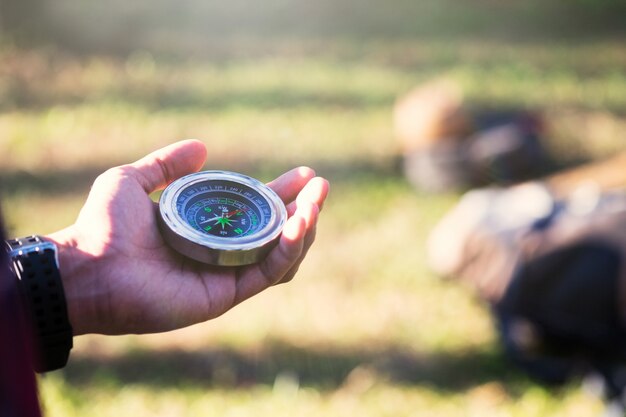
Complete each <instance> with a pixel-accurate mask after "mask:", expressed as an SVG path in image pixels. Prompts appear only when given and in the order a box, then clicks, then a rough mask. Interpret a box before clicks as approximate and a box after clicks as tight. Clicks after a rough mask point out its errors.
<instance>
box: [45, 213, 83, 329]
mask: <svg viewBox="0 0 626 417" xmlns="http://www.w3.org/2000/svg"><path fill="white" fill-rule="evenodd" d="M45 238H46V239H47V240H49V241H51V242H52V243H54V244H55V245H56V246H57V253H58V259H59V272H60V274H61V280H62V282H63V288H64V290H65V300H66V302H67V313H68V317H69V321H70V324H71V325H72V329H73V333H74V335H75V336H78V335H81V334H85V333H88V332H89V331H88V328H89V326H88V323H90V321H91V320H92V319H91V318H92V317H93V312H94V311H95V308H94V306H93V300H94V297H93V288H91V287H90V284H89V281H90V277H91V276H92V268H93V262H90V259H91V258H92V257H91V256H90V255H89V254H87V253H86V252H84V251H82V250H81V249H80V245H79V242H78V238H77V236H76V233H75V232H74V229H73V227H72V226H70V227H68V228H65V229H62V230H60V231H58V232H55V233H52V234H49V235H46V236H45Z"/></svg>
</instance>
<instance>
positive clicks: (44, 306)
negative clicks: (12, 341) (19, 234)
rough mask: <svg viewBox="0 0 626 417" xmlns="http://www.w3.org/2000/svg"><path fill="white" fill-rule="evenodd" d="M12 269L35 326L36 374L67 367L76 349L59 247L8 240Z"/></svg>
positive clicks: (34, 240) (34, 239)
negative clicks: (74, 347)
mask: <svg viewBox="0 0 626 417" xmlns="http://www.w3.org/2000/svg"><path fill="white" fill-rule="evenodd" d="M6 244H7V246H8V253H9V258H10V261H11V262H10V267H11V269H12V271H13V273H14V274H15V277H16V279H17V282H18V288H19V291H20V293H21V295H22V299H23V304H24V307H25V308H24V310H25V312H26V314H27V318H30V319H31V322H32V323H33V325H32V329H33V341H34V343H35V349H34V352H33V353H34V358H33V365H34V368H35V371H36V372H47V371H53V370H55V369H59V368H62V367H64V366H65V364H66V363H67V360H68V358H69V354H70V350H71V349H72V347H73V341H72V337H73V333H72V326H71V325H70V322H69V318H68V313H67V304H66V301H65V292H64V291H63V283H62V281H61V274H60V272H59V261H58V255H57V247H56V245H55V244H54V243H52V242H49V241H45V240H43V239H42V238H41V237H40V236H28V237H24V238H19V239H11V240H7V241H6Z"/></svg>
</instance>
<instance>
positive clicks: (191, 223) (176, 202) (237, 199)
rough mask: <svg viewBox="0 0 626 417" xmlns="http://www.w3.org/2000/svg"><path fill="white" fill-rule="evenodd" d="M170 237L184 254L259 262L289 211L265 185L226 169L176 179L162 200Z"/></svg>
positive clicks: (214, 260)
mask: <svg viewBox="0 0 626 417" xmlns="http://www.w3.org/2000/svg"><path fill="white" fill-rule="evenodd" d="M159 214H160V220H161V230H162V234H163V237H164V239H165V241H166V242H167V243H168V244H170V246H172V247H173V248H174V249H176V250H177V251H178V252H180V253H181V254H183V255H185V256H188V257H190V258H193V259H196V260H198V261H201V262H205V263H211V264H217V265H243V264H247V263H253V262H257V261H258V260H260V259H261V258H262V257H263V256H264V255H265V254H266V253H267V251H268V250H269V249H271V246H272V244H273V243H275V241H276V239H277V238H278V237H279V236H280V233H281V231H282V227H283V225H284V222H285V221H286V218H287V211H286V209H285V206H284V204H283V202H282V201H281V200H280V198H279V197H278V196H277V195H276V193H274V191H272V190H271V189H270V188H269V187H267V186H266V185H265V184H263V183H261V182H260V181H258V180H256V179H253V178H250V177H248V176H245V175H242V174H238V173H234V172H227V171H204V172H199V173H195V174H191V175H188V176H186V177H183V178H181V179H179V180H177V181H175V182H173V183H172V184H171V185H170V186H169V187H168V188H167V189H166V190H165V191H164V192H163V194H162V196H161V200H160V202H159Z"/></svg>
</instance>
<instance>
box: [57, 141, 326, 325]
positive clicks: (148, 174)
mask: <svg viewBox="0 0 626 417" xmlns="http://www.w3.org/2000/svg"><path fill="white" fill-rule="evenodd" d="M205 159H206V149H205V147H204V145H203V144H202V143H201V142H199V141H193V140H189V141H183V142H178V143H176V144H173V145H170V146H168V147H166V148H163V149H161V150H158V151H156V152H154V153H151V154H150V155H148V156H146V157H144V158H142V159H140V160H139V161H137V162H135V163H133V164H129V165H124V166H120V167H116V168H112V169H110V170H108V171H106V172H105V173H104V174H102V175H100V176H99V177H98V179H97V180H96V181H95V182H94V184H93V187H92V189H91V192H90V194H89V197H88V199H87V201H86V202H85V205H84V207H83V208H82V210H81V212H80V214H79V216H78V219H77V220H76V223H75V224H73V225H72V226H70V227H68V228H66V229H64V230H62V231H59V232H57V233H55V234H52V235H50V236H49V237H50V238H51V239H52V240H54V241H56V243H57V245H58V246H59V248H60V254H59V256H60V267H61V274H62V276H63V283H64V287H65V292H66V297H67V300H68V311H69V315H70V321H71V323H72V326H73V328H74V333H75V334H82V333H90V332H95V333H105V334H123V333H152V332H161V331H167V330H172V329H175V328H180V327H184V326H188V325H191V324H194V323H198V322H202V321H205V320H208V319H212V318H214V317H217V316H219V315H221V314H222V313H224V312H226V311H227V310H229V309H230V308H232V307H233V306H235V305H236V304H238V303H240V302H241V301H243V300H245V299H247V298H249V297H251V296H253V295H255V294H257V293H259V292H260V291H262V290H264V289H266V288H268V287H269V286H271V285H274V284H277V283H281V282H287V281H289V280H291V279H292V278H293V276H294V275H295V273H296V271H297V269H298V266H299V265H300V263H301V262H302V260H303V258H304V256H305V255H306V252H307V250H308V248H309V247H310V245H311V244H312V243H313V240H314V238H315V226H316V222H317V215H318V213H319V209H320V208H321V206H322V204H323V202H324V199H325V198H326V194H327V192H328V184H327V182H326V181H325V180H323V179H322V178H315V173H314V172H313V171H312V170H311V169H309V168H297V169H294V170H291V171H289V172H287V173H285V174H283V175H282V176H280V177H279V178H277V179H276V180H274V181H272V182H271V183H270V184H269V186H270V187H271V188H273V189H274V191H276V192H277V193H278V195H279V196H280V197H281V198H282V199H283V201H284V202H285V204H286V205H287V209H288V213H289V216H290V217H289V220H288V221H287V223H286V224H285V228H284V230H283V234H282V236H281V238H280V241H279V243H278V245H277V246H276V247H275V248H274V249H272V251H271V252H270V253H269V254H268V256H267V257H266V258H265V259H264V260H262V261H261V262H259V263H257V264H254V265H248V266H242V267H214V266H209V265H205V264H201V263H198V262H195V261H193V260H190V259H188V258H185V257H183V256H181V255H179V254H178V253H176V252H174V251H173V250H172V249H170V248H169V247H168V246H167V245H166V244H165V242H164V241H163V239H162V238H161V235H160V233H159V229H158V226H157V220H156V218H157V205H156V203H154V202H153V201H152V200H151V199H150V197H149V194H150V193H152V192H154V191H157V190H160V189H162V188H164V187H165V186H166V185H167V184H169V183H170V182H171V181H173V180H175V179H177V178H179V177H181V176H183V175H186V174H189V173H191V172H195V171H197V170H198V169H200V168H201V167H202V165H203V164H204V161H205Z"/></svg>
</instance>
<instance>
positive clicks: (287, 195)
mask: <svg viewBox="0 0 626 417" xmlns="http://www.w3.org/2000/svg"><path fill="white" fill-rule="evenodd" d="M313 177H315V171H313V170H312V169H311V168H309V167H298V168H294V169H292V170H291V171H288V172H286V173H284V174H283V175H281V176H280V177H278V178H276V179H275V180H274V181H271V182H270V183H268V184H267V185H268V186H269V187H270V188H271V189H273V190H274V191H275V192H276V194H278V195H279V197H280V198H281V199H282V200H283V201H284V202H285V204H289V203H291V202H292V201H293V200H295V198H296V196H297V195H298V193H300V191H301V190H302V188H303V187H304V186H305V185H306V184H307V183H308V182H309V180H311V178H313Z"/></svg>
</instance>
